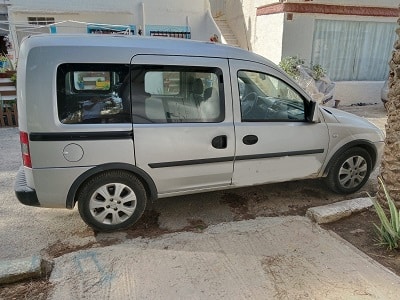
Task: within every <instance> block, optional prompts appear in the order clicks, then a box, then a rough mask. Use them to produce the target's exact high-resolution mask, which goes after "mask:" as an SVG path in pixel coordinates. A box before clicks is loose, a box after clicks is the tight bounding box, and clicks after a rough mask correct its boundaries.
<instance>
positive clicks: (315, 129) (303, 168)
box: [230, 60, 329, 186]
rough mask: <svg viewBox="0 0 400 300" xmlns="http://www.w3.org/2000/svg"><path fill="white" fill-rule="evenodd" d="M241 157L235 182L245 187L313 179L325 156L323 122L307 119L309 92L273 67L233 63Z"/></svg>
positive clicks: (237, 143) (236, 163)
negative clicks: (288, 79) (289, 80)
mask: <svg viewBox="0 0 400 300" xmlns="http://www.w3.org/2000/svg"><path fill="white" fill-rule="evenodd" d="M230 67H231V74H232V82H233V83H232V96H233V107H234V125H235V132H236V156H235V163H234V169H235V171H234V175H233V184H234V185H238V186H242V185H250V184H260V183H269V182H280V181H287V180H292V179H299V178H305V177H314V176H316V175H317V174H318V172H319V171H320V169H321V167H322V164H323V162H324V159H325V157H326V153H327V149H328V143H329V136H328V128H327V126H326V124H325V123H323V122H311V121H308V120H307V118H306V116H307V113H308V112H307V111H308V109H311V107H310V106H309V103H310V102H309V101H308V100H306V97H305V95H304V94H303V93H304V92H302V91H299V90H297V89H296V88H294V87H292V86H291V85H290V84H289V83H287V82H286V80H287V79H286V78H285V76H284V75H282V74H281V73H280V72H279V71H277V70H274V69H273V68H270V67H268V66H265V65H262V64H258V63H251V62H248V61H246V62H244V61H240V60H231V61H230Z"/></svg>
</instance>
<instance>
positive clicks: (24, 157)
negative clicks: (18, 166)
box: [19, 131, 32, 168]
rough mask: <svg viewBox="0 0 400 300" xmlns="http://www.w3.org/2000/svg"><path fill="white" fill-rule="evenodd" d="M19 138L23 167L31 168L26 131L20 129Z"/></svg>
mask: <svg viewBox="0 0 400 300" xmlns="http://www.w3.org/2000/svg"><path fill="white" fill-rule="evenodd" d="M19 140H20V142H21V152H22V162H23V164H24V166H25V167H28V168H32V161H31V153H30V151H29V136H28V133H26V132H23V131H20V132H19Z"/></svg>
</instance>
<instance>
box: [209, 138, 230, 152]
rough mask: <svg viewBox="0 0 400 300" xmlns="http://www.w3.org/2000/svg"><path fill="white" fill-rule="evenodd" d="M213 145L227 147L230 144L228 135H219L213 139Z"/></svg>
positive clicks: (221, 147) (219, 147)
mask: <svg viewBox="0 0 400 300" xmlns="http://www.w3.org/2000/svg"><path fill="white" fill-rule="evenodd" d="M211 145H212V146H213V147H214V148H215V149H225V148H226V147H227V146H228V138H227V137H226V135H219V136H216V137H215V138H213V139H212V141H211Z"/></svg>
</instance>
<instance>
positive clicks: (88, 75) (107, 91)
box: [57, 64, 131, 124]
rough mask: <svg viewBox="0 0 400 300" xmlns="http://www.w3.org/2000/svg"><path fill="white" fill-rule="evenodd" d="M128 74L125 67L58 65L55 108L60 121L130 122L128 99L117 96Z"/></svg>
mask: <svg viewBox="0 0 400 300" xmlns="http://www.w3.org/2000/svg"><path fill="white" fill-rule="evenodd" d="M128 75H129V67H128V66H125V65H114V64H110V65H107V64H99V65H97V64H63V65H60V66H59V67H58V69H57V109H58V117H59V120H60V122H61V123H64V124H83V123H86V124H101V123H127V122H131V118H130V106H131V105H130V103H129V99H128V100H127V101H126V100H124V99H122V96H121V90H122V87H123V85H124V80H125V78H126V77H127V76H128ZM125 85H126V84H125Z"/></svg>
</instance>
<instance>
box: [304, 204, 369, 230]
mask: <svg viewBox="0 0 400 300" xmlns="http://www.w3.org/2000/svg"><path fill="white" fill-rule="evenodd" d="M373 205H374V204H373V202H372V200H371V198H356V199H351V200H346V201H340V202H336V203H332V204H328V205H324V206H318V207H311V208H309V209H308V210H307V213H306V215H307V217H309V218H310V219H311V220H312V221H314V222H316V223H318V224H324V223H330V222H334V221H337V220H339V219H341V218H344V217H348V216H350V215H351V214H352V213H355V212H359V211H363V210H366V209H367V208H369V207H371V206H373Z"/></svg>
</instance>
